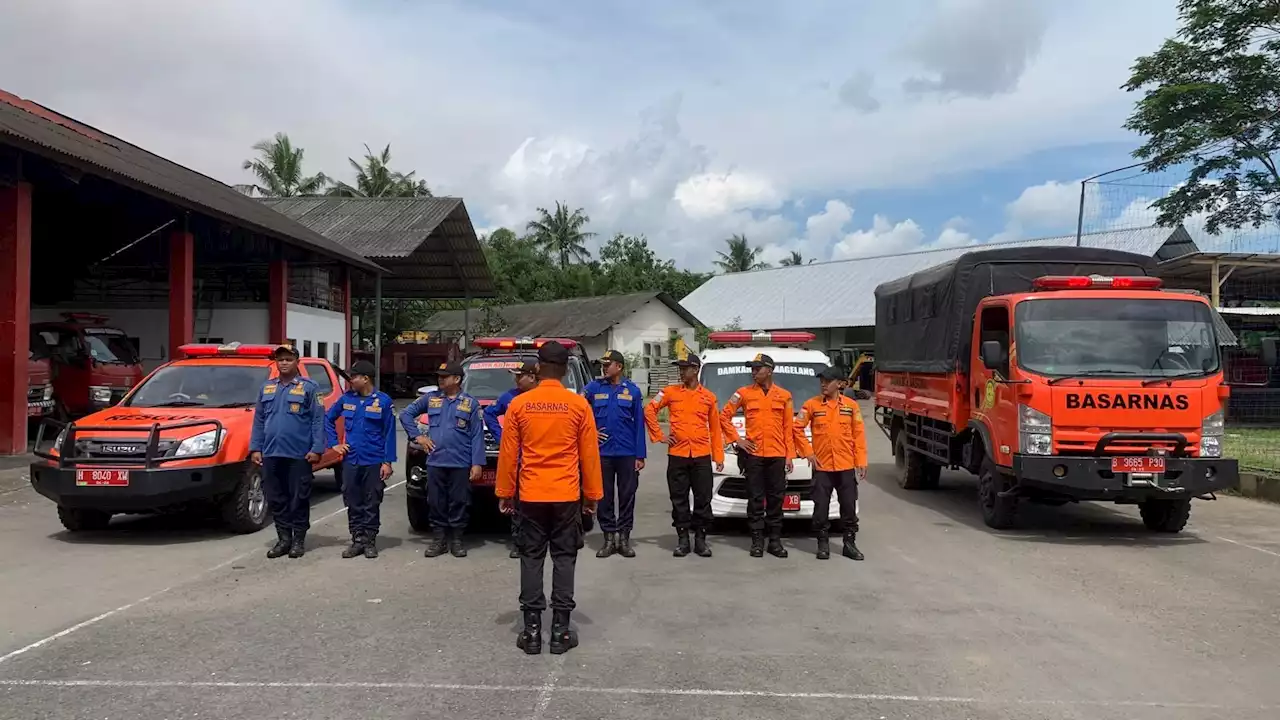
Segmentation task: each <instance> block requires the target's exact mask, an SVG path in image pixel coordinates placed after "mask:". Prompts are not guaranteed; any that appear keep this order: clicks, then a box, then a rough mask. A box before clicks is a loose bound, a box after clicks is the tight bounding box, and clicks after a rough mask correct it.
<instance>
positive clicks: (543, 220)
mask: <svg viewBox="0 0 1280 720" xmlns="http://www.w3.org/2000/svg"><path fill="white" fill-rule="evenodd" d="M589 222H591V218H590V217H588V216H587V214H586V213H585V212H583V210H582V208H578V209H577V210H574V211H573V212H569V206H568V205H565V204H563V203H560V202H558V201H557V202H556V209H555V212H554V213H551V212H547V210H546V208H538V219H537V220H530V221H529V224H528V225H527V226H525V229H526V230H528V231H529V234H530V235H531V236H532V237H533V240H534V242H536V243H537V244H538V247H540V248H542V249H543V250H545V251H547V252H549V253H551V254H552V255H554V256H556V257H558V258H559V259H560V267H561V268H567V267H569V262H570V261H571V260H578V261H579V262H581V261H585V260H587V259H588V258H590V257H591V253H590V252H588V251H587V246H586V240H587V239H588V238H592V237H595V233H593V232H587V231H586V230H585V229H584V228H586V226H587V223H589Z"/></svg>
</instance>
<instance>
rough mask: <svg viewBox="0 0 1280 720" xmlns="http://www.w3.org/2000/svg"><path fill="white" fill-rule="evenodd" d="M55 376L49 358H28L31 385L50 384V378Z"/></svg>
mask: <svg viewBox="0 0 1280 720" xmlns="http://www.w3.org/2000/svg"><path fill="white" fill-rule="evenodd" d="M52 376H53V374H52V372H51V371H50V369H49V361H48V360H28V361H27V385H28V386H29V387H39V386H41V385H48V384H49V379H50V378H51V377H52Z"/></svg>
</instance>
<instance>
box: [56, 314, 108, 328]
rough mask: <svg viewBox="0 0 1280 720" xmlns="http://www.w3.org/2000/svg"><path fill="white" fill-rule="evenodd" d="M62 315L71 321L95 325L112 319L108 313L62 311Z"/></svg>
mask: <svg viewBox="0 0 1280 720" xmlns="http://www.w3.org/2000/svg"><path fill="white" fill-rule="evenodd" d="M62 317H64V318H66V319H67V321H69V322H78V323H93V324H94V325H101V324H102V323H104V322H106V321H107V320H109V319H110V318H108V317H107V316H106V315H99V314H97V313H88V312H64V313H62Z"/></svg>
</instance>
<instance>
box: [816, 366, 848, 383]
mask: <svg viewBox="0 0 1280 720" xmlns="http://www.w3.org/2000/svg"><path fill="white" fill-rule="evenodd" d="M847 377H848V376H847V375H845V374H844V373H842V372H840V368H837V367H832V366H830V365H828V366H827V367H824V368H822V372H819V373H818V379H819V380H822V381H823V382H829V381H831V380H844V379H845V378H847Z"/></svg>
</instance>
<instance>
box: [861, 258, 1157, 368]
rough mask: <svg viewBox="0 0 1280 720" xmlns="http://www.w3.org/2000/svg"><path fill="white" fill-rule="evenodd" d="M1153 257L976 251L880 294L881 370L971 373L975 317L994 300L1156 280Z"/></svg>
mask: <svg viewBox="0 0 1280 720" xmlns="http://www.w3.org/2000/svg"><path fill="white" fill-rule="evenodd" d="M1155 267H1156V261H1155V260H1154V259H1153V258H1150V257H1147V256H1146V255H1138V254H1135V253H1128V252H1121V251H1119V250H1106V249H1102V248H1080V247H1019V248H1001V249H998V250H976V251H974V252H970V253H965V254H964V255H961V256H960V257H958V258H956V259H955V260H952V261H950V262H947V263H943V264H941V265H936V266H934V267H931V268H928V269H925V270H921V271H920V272H917V273H915V274H912V275H908V276H906V277H902V278H898V279H897V280H890V281H889V282H885V283H881V284H880V285H879V286H877V287H876V370H877V371H879V372H920V373H948V372H951V371H952V370H955V369H957V368H958V369H959V370H960V371H961V372H968V370H969V355H970V347H969V346H970V345H971V344H972V337H973V316H974V313H975V312H976V311H977V308H978V303H979V302H981V301H982V299H983V298H986V297H990V296H992V295H1007V294H1010V293H1022V292H1029V291H1030V290H1031V283H1032V282H1033V281H1034V280H1035V279H1036V278H1038V277H1042V276H1044V275H1106V276H1122V275H1154V274H1155Z"/></svg>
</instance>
